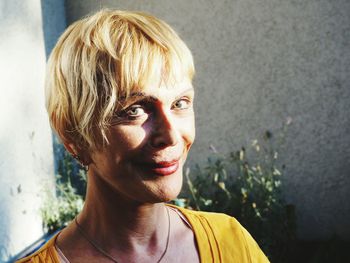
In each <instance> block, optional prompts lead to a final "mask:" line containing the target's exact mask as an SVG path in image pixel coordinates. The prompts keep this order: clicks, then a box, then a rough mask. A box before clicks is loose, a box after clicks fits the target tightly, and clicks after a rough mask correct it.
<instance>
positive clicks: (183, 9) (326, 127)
mask: <svg viewBox="0 0 350 263" xmlns="http://www.w3.org/2000/svg"><path fill="white" fill-rule="evenodd" d="M100 7H114V8H119V9H129V10H143V11H147V12H150V13H152V14H154V15H156V16H159V17H161V18H163V19H164V20H166V21H167V22H168V23H170V24H171V25H172V26H173V27H175V28H176V30H177V31H178V32H179V34H180V35H181V37H182V38H183V39H184V40H185V41H186V43H187V44H188V45H189V47H190V48H191V50H192V51H193V54H194V58H195V62H196V68H197V75H196V79H195V88H196V90H197V93H196V96H197V102H196V110H197V141H196V143H195V145H194V147H193V150H192V154H191V156H190V160H189V165H191V164H193V163H195V162H203V161H204V160H205V159H206V158H207V157H208V156H209V154H210V152H209V145H210V144H213V145H215V147H216V148H217V149H218V150H219V151H221V152H229V151H230V150H236V149H238V148H239V147H241V146H242V145H247V144H249V143H250V142H251V140H252V139H254V138H256V137H257V136H258V135H259V134H261V133H262V132H263V131H264V130H266V129H269V130H271V131H272V132H274V131H276V130H278V129H279V128H280V127H281V126H282V125H283V123H284V122H285V121H286V118H287V117H288V116H289V117H291V118H292V119H293V122H292V125H291V126H290V128H289V132H288V135H287V138H286V142H285V144H284V145H283V146H282V148H281V152H280V156H281V158H282V159H281V160H282V161H283V163H285V164H286V165H287V166H286V170H285V177H284V187H285V194H286V198H287V199H288V201H289V202H291V203H294V204H296V206H297V216H298V224H299V228H298V230H299V236H300V237H303V238H307V239H312V238H327V237H330V236H332V235H333V234H337V235H339V236H341V237H343V238H347V239H350V203H349V200H350V162H349V159H350V147H349V145H350V119H349V117H348V116H349V110H348V105H349V102H350V88H349V85H350V76H349V73H350V53H349V52H350V15H349V14H350V2H349V1H347V0H308V1H305V0H286V1H279V0H265V1H253V0H231V1H228V0H226V1H224V0H222V1H200V0H192V1H186V0H179V1H170V0H164V1H155V0H152V1H151V0H148V1H141V0H138V1H136V0H131V1H130V0H128V1H126V0H124V1H69V0H68V1H67V5H66V12H67V19H68V23H69V22H71V21H74V20H76V19H78V18H79V17H81V16H83V15H85V14H87V13H91V12H93V11H95V10H97V9H99V8H100Z"/></svg>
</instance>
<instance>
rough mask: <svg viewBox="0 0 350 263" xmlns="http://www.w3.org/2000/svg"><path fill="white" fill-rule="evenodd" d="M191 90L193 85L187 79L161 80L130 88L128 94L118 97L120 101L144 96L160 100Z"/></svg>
mask: <svg viewBox="0 0 350 263" xmlns="http://www.w3.org/2000/svg"><path fill="white" fill-rule="evenodd" d="M191 91H193V86H192V82H191V81H190V80H189V79H183V80H181V81H176V82H168V83H164V82H162V83H161V84H160V85H156V84H155V85H152V84H150V85H147V86H145V87H142V88H138V89H135V90H132V91H131V92H130V94H129V95H128V96H124V97H122V98H120V102H128V101H134V100H138V99H140V98H141V99H142V98H144V97H148V98H150V99H152V98H153V99H155V100H161V99H166V98H173V97H177V96H180V95H182V94H183V93H186V92H191Z"/></svg>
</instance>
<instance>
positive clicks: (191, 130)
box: [180, 116, 196, 149]
mask: <svg viewBox="0 0 350 263" xmlns="http://www.w3.org/2000/svg"><path fill="white" fill-rule="evenodd" d="M180 127H181V133H182V138H183V139H184V141H185V145H186V147H187V148H188V149H189V148H190V147H191V145H192V144H193V142H194V139H195V137H196V129H195V122H194V116H193V117H191V118H187V119H186V120H182V121H181V122H180Z"/></svg>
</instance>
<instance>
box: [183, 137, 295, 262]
mask: <svg viewBox="0 0 350 263" xmlns="http://www.w3.org/2000/svg"><path fill="white" fill-rule="evenodd" d="M272 137H273V136H272V133H271V132H269V131H267V132H265V134H264V136H263V138H262V139H261V142H259V141H258V140H254V141H253V143H252V145H251V147H250V149H245V148H243V147H242V149H240V150H239V151H235V152H232V153H230V154H229V155H227V156H220V155H219V154H218V153H217V152H216V153H215V157H212V158H209V159H208V162H207V163H206V165H205V166H204V168H203V167H200V166H198V165H197V166H196V168H195V169H194V170H192V171H191V170H189V169H187V171H186V172H185V176H186V181H187V186H188V189H189V191H188V192H189V193H187V194H186V193H183V194H182V197H183V198H184V199H186V202H185V203H186V204H187V206H189V207H192V208H194V209H196V210H205V211H212V212H223V213H226V214H229V215H231V216H234V217H236V218H237V219H238V220H239V221H240V222H241V223H242V225H243V226H244V227H246V228H247V229H248V231H249V232H250V233H251V234H252V236H253V237H254V238H255V239H256V240H257V242H258V243H259V245H260V246H261V247H262V249H263V250H264V251H265V253H266V254H267V255H268V256H269V257H270V259H271V261H273V262H286V261H287V255H288V253H289V251H288V250H289V249H290V248H292V246H293V243H294V239H295V218H294V206H291V205H287V204H286V202H285V201H284V199H283V196H282V192H281V176H282V170H283V169H278V165H277V159H278V153H277V151H276V150H275V149H274V143H275V142H276V141H278V140H280V141H279V143H281V141H283V138H284V133H282V134H281V135H280V136H278V138H274V139H273V138H272Z"/></svg>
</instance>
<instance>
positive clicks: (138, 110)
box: [124, 105, 146, 118]
mask: <svg viewBox="0 0 350 263" xmlns="http://www.w3.org/2000/svg"><path fill="white" fill-rule="evenodd" d="M145 113H146V111H145V109H144V108H143V107H142V106H141V105H132V106H130V107H129V108H127V109H126V110H125V111H124V114H125V115H126V116H127V117H131V118H137V117H140V116H142V115H143V114H145Z"/></svg>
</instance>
